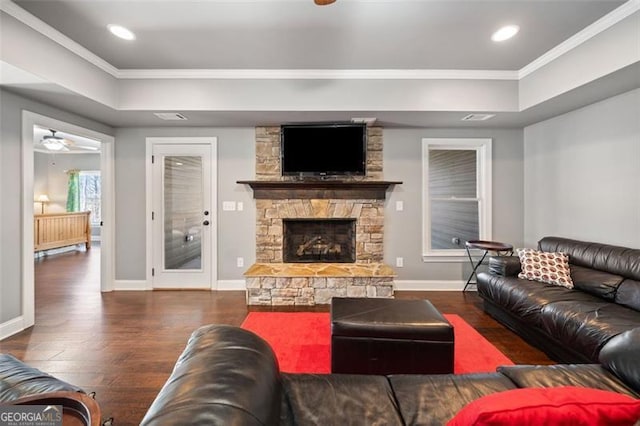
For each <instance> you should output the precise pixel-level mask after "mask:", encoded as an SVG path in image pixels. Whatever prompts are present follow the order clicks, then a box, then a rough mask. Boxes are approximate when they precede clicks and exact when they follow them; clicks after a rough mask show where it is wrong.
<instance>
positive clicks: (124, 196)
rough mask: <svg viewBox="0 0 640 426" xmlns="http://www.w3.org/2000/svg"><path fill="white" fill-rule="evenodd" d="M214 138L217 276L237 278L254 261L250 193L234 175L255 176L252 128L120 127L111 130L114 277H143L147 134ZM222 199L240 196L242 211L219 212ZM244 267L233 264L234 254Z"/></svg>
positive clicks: (131, 278)
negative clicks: (113, 146)
mask: <svg viewBox="0 0 640 426" xmlns="http://www.w3.org/2000/svg"><path fill="white" fill-rule="evenodd" d="M176 136H182V137H203V136H215V137H217V138H218V149H217V155H218V175H217V179H218V187H217V194H218V195H217V196H218V207H217V209H216V210H217V211H216V215H215V216H213V219H214V221H213V225H214V226H217V232H218V279H219V280H235V279H243V276H242V274H243V273H244V271H245V270H246V269H247V268H248V267H249V266H250V265H251V264H252V263H254V262H255V251H256V248H255V247H256V242H255V221H256V220H255V203H254V200H253V193H252V191H251V190H250V189H249V188H248V187H245V186H244V185H238V184H236V181H237V180H247V179H253V178H254V177H255V130H254V129H253V128H207V127H198V128H121V129H118V130H117V132H116V144H115V157H116V159H115V169H116V170H115V174H116V188H115V192H116V224H117V228H116V250H115V251H116V280H144V279H146V271H145V268H146V259H145V253H146V248H145V244H146V230H145V227H146V223H145V208H146V196H145V167H144V164H145V163H144V158H145V150H146V138H148V137H176ZM223 201H236V202H237V201H241V202H242V203H243V204H244V210H243V211H233V212H232V211H222V202H223ZM237 257H243V258H244V263H245V266H244V267H243V268H238V267H237V266H236V258H237Z"/></svg>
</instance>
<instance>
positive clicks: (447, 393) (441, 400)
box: [362, 373, 515, 426]
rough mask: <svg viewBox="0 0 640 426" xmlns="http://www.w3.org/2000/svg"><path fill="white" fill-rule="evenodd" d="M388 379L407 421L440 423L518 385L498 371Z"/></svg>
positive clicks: (435, 425)
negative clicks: (478, 400) (482, 398)
mask: <svg viewBox="0 0 640 426" xmlns="http://www.w3.org/2000/svg"><path fill="white" fill-rule="evenodd" d="M389 382H390V383H391V387H392V388H393V391H394V393H395V395H396V399H397V401H398V405H399V406H400V412H401V413H402V418H403V419H404V422H405V424H407V425H433V426H441V425H444V424H445V423H446V422H447V421H449V420H450V419H451V418H452V417H454V416H455V415H456V413H457V412H458V411H459V410H460V409H462V408H463V407H464V406H465V405H466V404H468V403H470V402H471V401H473V400H475V399H478V398H480V397H482V396H485V395H489V394H492V393H495V392H501V391H505V390H509V389H515V385H514V384H513V383H512V382H511V380H509V379H508V378H506V377H505V376H503V375H501V374H498V373H482V374H465V375H453V374H438V375H435V374H434V375H393V376H389ZM362 424H364V423H362Z"/></svg>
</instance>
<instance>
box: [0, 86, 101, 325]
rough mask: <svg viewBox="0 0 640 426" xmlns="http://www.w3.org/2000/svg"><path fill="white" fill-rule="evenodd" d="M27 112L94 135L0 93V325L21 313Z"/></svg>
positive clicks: (95, 126) (71, 117) (88, 124)
mask: <svg viewBox="0 0 640 426" xmlns="http://www.w3.org/2000/svg"><path fill="white" fill-rule="evenodd" d="M23 110H27V111H31V112H35V113H37V114H42V115H45V116H48V117H52V118H55V119H58V120H61V121H65V122H68V123H72V124H75V125H78V126H82V127H85V128H88V129H92V130H95V131H98V132H102V133H106V134H113V129H111V128H110V127H108V126H105V125H103V124H100V123H97V122H95V121H92V120H89V119H86V118H83V117H80V116H78V115H75V114H70V113H67V112H64V111H61V110H59V109H57V108H54V107H50V106H47V105H44V104H41V103H39V102H34V101H31V100H29V99H26V98H24V97H21V96H18V95H15V94H13V93H11V92H8V91H6V90H0V200H1V201H0V202H1V203H2V208H1V209H0V295H1V296H2V297H1V298H0V324H1V323H3V322H6V321H8V320H10V319H14V318H17V317H19V316H20V315H21V313H22V285H21V282H22V276H21V265H22V240H21V232H22V223H23V220H29V221H31V220H32V219H31V218H28V219H27V218H24V215H23V214H22V188H21V186H20V182H21V181H22V152H21V151H22V149H21V147H22V111H23Z"/></svg>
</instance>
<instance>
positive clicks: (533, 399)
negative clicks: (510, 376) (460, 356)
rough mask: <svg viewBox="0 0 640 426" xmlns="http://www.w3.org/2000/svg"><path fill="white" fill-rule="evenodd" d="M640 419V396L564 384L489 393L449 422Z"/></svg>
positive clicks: (573, 425)
mask: <svg viewBox="0 0 640 426" xmlns="http://www.w3.org/2000/svg"><path fill="white" fill-rule="evenodd" d="M638 419H640V400H636V399H634V398H631V397H629V396H626V395H620V394H618V393H615V392H607V391H603V390H600V389H590V388H580V387H572V386H562V387H556V388H549V389H541V388H528V389H513V390H510V391H504V392H499V393H495V394H492V395H487V396H485V397H482V398H480V399H477V400H475V401H473V402H472V403H470V404H468V405H467V406H465V407H464V408H463V409H462V410H461V411H460V412H459V413H458V414H457V415H456V416H455V417H454V418H453V419H452V420H451V421H450V422H449V423H447V426H467V425H475V426H483V425H486V426H489V425H492V426H500V425H505V426H510V425H525V424H527V425H534V424H539V425H546V424H553V425H558V426H562V425H564V426H580V425H583V426H590V425H619V426H623V425H629V426H630V425H632V424H634V423H635V422H636V421H637V420H638Z"/></svg>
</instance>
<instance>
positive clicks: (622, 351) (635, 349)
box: [599, 328, 640, 393]
mask: <svg viewBox="0 0 640 426" xmlns="http://www.w3.org/2000/svg"><path fill="white" fill-rule="evenodd" d="M599 360H600V362H601V363H602V365H603V366H604V367H605V368H606V369H608V370H610V371H612V372H613V373H614V374H615V375H616V376H618V377H620V378H621V379H623V380H624V381H625V382H626V383H628V384H629V386H631V387H632V388H633V389H634V390H635V391H636V392H638V393H640V361H639V360H640V328H634V329H633V330H629V331H625V332H624V333H620V334H618V335H617V336H615V337H614V338H612V339H611V340H609V341H608V342H607V344H606V345H604V347H603V348H602V350H601V351H600V354H599Z"/></svg>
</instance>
